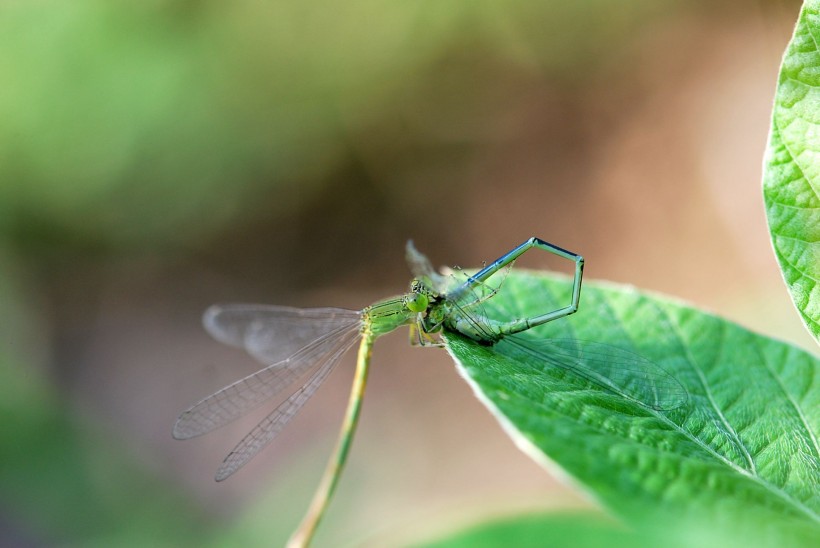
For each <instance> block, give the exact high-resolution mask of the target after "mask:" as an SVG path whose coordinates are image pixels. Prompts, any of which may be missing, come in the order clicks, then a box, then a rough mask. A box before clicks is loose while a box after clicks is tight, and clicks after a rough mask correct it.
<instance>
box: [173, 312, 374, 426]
mask: <svg viewBox="0 0 820 548" xmlns="http://www.w3.org/2000/svg"><path fill="white" fill-rule="evenodd" d="M359 331H360V319H359V315H358V313H356V315H355V316H345V317H344V318H338V319H337V320H336V323H335V327H334V328H333V329H332V330H329V331H326V332H324V333H323V334H322V335H320V336H319V337H318V338H317V339H315V340H313V341H311V342H310V343H308V344H307V345H305V346H304V347H302V348H301V349H300V350H298V351H297V352H295V353H294V354H293V355H291V356H290V357H288V358H287V359H285V360H282V361H279V362H277V363H274V364H273V365H269V366H268V367H265V368H264V369H261V370H260V371H257V372H256V373H254V374H252V375H248V376H247V377H245V378H244V379H240V380H238V381H236V382H235V383H233V384H231V385H229V386H226V387H225V388H223V389H222V390H220V391H218V392H216V393H215V394H213V395H211V396H208V397H207V398H205V399H203V400H201V401H200V402H198V403H197V404H195V405H193V406H192V407H191V408H190V409H188V410H187V411H185V412H184V413H182V414H181V415H180V416H179V418H178V419H177V422H176V424H175V425H174V430H173V436H174V437H175V438H176V439H188V438H193V437H196V436H199V435H202V434H205V433H207V432H210V431H211V430H213V429H215V428H218V427H220V426H223V425H225V424H227V423H229V422H231V421H233V420H235V419H237V418H239V417H241V416H242V415H244V414H245V413H247V412H249V411H251V410H252V409H255V408H256V407H258V406H259V405H260V404H262V403H263V402H265V401H266V400H268V399H269V398H272V397H273V396H275V395H276V394H278V393H279V392H281V391H282V390H284V389H285V388H287V387H288V386H290V385H291V384H293V382H294V381H295V380H296V379H298V378H300V377H302V376H303V375H304V374H305V373H307V372H308V371H309V370H311V369H313V368H314V367H317V368H321V367H322V365H323V364H326V363H327V362H328V360H331V359H334V360H335V359H337V358H338V355H340V352H341V353H344V351H345V350H347V349H348V348H350V345H351V344H353V342H354V341H355V340H356V339H357V338H358V336H359Z"/></svg>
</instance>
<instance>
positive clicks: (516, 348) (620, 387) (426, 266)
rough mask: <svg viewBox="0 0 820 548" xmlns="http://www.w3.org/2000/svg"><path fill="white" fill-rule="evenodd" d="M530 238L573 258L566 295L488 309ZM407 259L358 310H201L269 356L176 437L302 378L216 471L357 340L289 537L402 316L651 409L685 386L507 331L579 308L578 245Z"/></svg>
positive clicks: (633, 361) (624, 354) (678, 400)
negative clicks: (339, 417)
mask: <svg viewBox="0 0 820 548" xmlns="http://www.w3.org/2000/svg"><path fill="white" fill-rule="evenodd" d="M532 248H538V249H542V250H544V251H548V252H550V253H553V254H555V255H557V256H559V257H561V258H563V259H567V260H569V261H572V263H574V278H573V282H572V290H571V293H570V301H569V303H567V304H566V306H563V307H560V308H558V309H555V310H550V311H545V312H544V313H543V314H540V315H537V316H534V317H528V318H512V319H506V320H503V319H497V318H492V317H490V315H489V314H487V312H486V310H485V307H484V303H486V302H488V301H490V300H491V299H492V297H493V296H494V295H495V293H496V292H497V291H498V290H499V288H500V287H501V286H500V284H496V285H491V284H490V282H489V280H490V278H491V277H492V276H493V275H495V274H497V273H499V271H502V270H505V269H507V268H509V267H510V266H511V265H512V263H513V262H514V261H515V260H516V259H517V258H518V257H519V256H521V255H522V254H523V253H525V252H526V251H528V250H529V249H532ZM407 259H408V262H409V264H410V267H411V269H412V271H413V273H414V275H415V278H414V279H413V281H412V282H411V284H410V291H409V292H408V293H406V294H404V295H401V296H398V297H394V298H390V299H386V300H384V301H380V302H377V303H375V304H373V305H371V306H368V307H367V308H365V309H363V310H361V311H353V310H345V309H340V308H311V309H299V308H290V307H285V306H270V305H254V304H231V305H216V306H212V307H211V308H209V309H208V310H207V311H206V312H205V316H204V320H203V321H204V324H205V328H206V329H207V331H208V332H209V333H210V334H211V335H212V336H213V337H214V338H216V339H217V340H219V341H221V342H223V343H226V344H229V345H232V346H236V347H239V348H243V349H245V350H246V351H247V352H248V353H250V354H251V355H252V356H253V357H254V358H256V359H258V360H259V361H261V362H263V363H265V364H268V365H267V367H265V368H263V369H261V370H260V371H257V372H256V373H254V374H252V375H249V376H247V377H245V378H243V379H240V380H238V381H236V382H235V383H233V384H231V385H229V386H226V387H225V388H223V389H222V390H220V391H218V392H216V393H215V394H213V395H211V396H208V397H207V398H205V399H203V400H202V401H200V402H199V403H197V404H196V405H194V406H192V407H191V408H190V409H188V410H187V411H185V412H184V413H182V414H181V415H180V416H179V418H178V419H177V422H176V424H175V425H174V430H173V435H174V437H175V438H177V439H188V438H193V437H196V436H199V435H202V434H205V433H207V432H210V431H211V430H213V429H215V428H218V427H220V426H223V425H225V424H227V423H229V422H231V421H233V420H235V419H237V418H239V417H240V416H242V415H244V414H246V413H247V412H249V411H251V410H252V409H255V408H257V407H258V406H260V405H262V404H263V403H265V402H266V401H268V400H269V399H271V398H273V397H274V396H276V395H277V394H280V393H283V391H284V390H286V389H287V388H288V387H290V386H291V385H293V384H294V383H295V381H296V380H298V379H306V380H305V382H304V383H303V384H301V386H299V388H298V389H296V390H295V391H294V392H293V393H292V394H291V395H290V397H288V398H287V399H286V400H284V401H283V402H282V403H281V404H279V405H278V407H276V409H274V410H273V412H272V413H271V414H270V415H268V416H267V417H265V418H264V419H263V420H262V421H261V422H260V423H259V424H258V425H257V426H256V427H255V428H253V430H251V431H250V432H249V433H248V434H247V435H246V436H245V437H244V438H243V439H242V441H240V442H239V444H238V445H237V446H236V447H235V448H234V449H233V451H231V452H230V453H229V454H228V456H227V457H226V458H225V460H224V461H223V463H222V465H221V466H220V467H219V469H218V471H217V473H216V480H217V481H222V480H224V479H225V478H227V477H228V476H230V475H231V474H233V473H234V472H236V471H237V470H238V469H239V468H240V467H242V466H243V465H244V464H245V463H247V462H248V460H249V459H250V458H251V457H253V456H254V455H256V454H257V453H258V452H259V451H260V450H261V449H262V448H263V447H264V446H266V445H267V444H268V443H270V442H271V441H272V440H273V439H274V438H275V437H276V435H277V434H278V433H279V432H280V431H281V430H282V428H284V426H285V425H286V424H287V423H288V421H290V419H291V418H293V416H294V415H295V414H296V413H297V412H298V411H299V409H301V407H302V406H303V405H304V404H305V402H306V401H307V400H308V399H309V398H310V397H311V396H312V395H313V393H314V392H315V391H316V389H317V388H318V387H319V386H320V385H321V384H322V382H323V381H324V380H325V379H326V378H327V376H328V375H329V374H330V372H331V370H332V369H333V367H334V366H335V365H336V363H338V361H339V359H340V358H341V357H342V355H343V354H344V353H345V352H346V351H347V350H349V349H350V348H351V347H352V346H353V345H354V344H355V343H356V342H357V341H360V344H359V354H358V360H357V368H356V373H355V378H354V383H353V387H352V389H351V394H350V400H349V403H348V408H347V411H346V414H345V419H344V422H343V424H342V428H341V432H340V434H339V439H338V442H337V446H336V449H335V450H334V453H333V456H332V457H331V459H330V461H329V463H328V467H327V470H326V471H325V475H324V476H323V479H322V482H321V484H320V486H319V489H318V490H317V493H316V495H315V496H314V499H313V502H312V503H311V507H310V509H309V510H308V513H307V515H306V516H305V519H304V520H303V522H302V524H301V525H300V527H299V529H297V531H296V533H294V536H293V537H292V538H291V544H292V545H306V544H307V543H309V542H310V539H311V538H312V536H313V533H314V531H315V528H316V526H317V525H318V522H319V520H320V519H321V517H322V514H323V513H324V510H325V508H326V507H327V504H328V502H329V500H330V497H331V495H332V494H333V491H334V489H335V487H336V483H337V481H338V478H339V474H340V472H341V470H342V468H343V466H344V463H345V460H346V458H347V454H348V451H349V448H350V444H351V441H352V438H353V434H354V431H355V428H356V425H357V422H358V418H359V412H360V410H361V403H362V397H363V395H364V390H365V385H366V382H367V373H368V368H369V364H370V354H371V350H372V346H373V342H374V341H375V339H377V338H378V337H380V336H381V335H384V334H386V333H389V332H391V331H393V330H395V329H396V328H398V327H400V326H403V325H409V326H411V329H412V330H413V331H415V335H416V336H415V338H414V340H416V341H418V342H419V343H420V344H423V345H427V344H431V345H440V344H441V343H439V342H438V341H437V340H436V339H435V336H436V334H437V333H439V332H442V331H443V332H445V333H448V332H449V333H457V334H460V335H463V336H465V337H467V338H469V339H472V340H473V341H475V342H476V343H478V344H482V345H492V346H497V347H499V348H502V347H503V348H504V353H505V354H506V355H508V356H512V357H515V356H516V355H520V356H524V357H526V358H527V359H528V360H532V359H533V358H534V359H536V360H540V361H543V362H544V363H545V364H548V365H552V366H555V367H559V368H562V369H564V370H567V371H570V372H572V373H574V374H576V375H578V376H579V377H582V378H584V379H586V380H588V381H589V382H590V383H592V384H594V385H597V386H598V387H600V388H602V389H604V390H607V391H609V392H613V393H615V394H619V395H621V396H623V397H625V398H627V399H630V400H632V401H635V402H638V403H640V404H641V405H644V406H646V407H649V408H652V409H656V410H666V409H673V408H676V407H678V406H680V405H682V404H683V403H684V402H685V401H686V400H687V394H686V391H685V389H684V388H683V387H682V386H681V384H680V383H679V382H678V381H677V380H675V379H674V378H673V377H671V376H670V375H669V374H668V373H666V372H665V371H663V370H662V369H661V368H659V367H658V366H656V365H654V364H653V363H652V362H650V361H648V360H646V359H644V358H642V357H640V356H638V355H636V354H634V353H632V352H628V351H626V350H622V349H619V348H616V347H612V346H609V345H603V344H597V343H591V342H581V341H575V340H544V341H540V340H533V339H524V338H523V337H519V336H516V335H515V334H516V333H520V332H522V331H526V330H528V329H530V328H532V327H535V326H538V325H541V324H544V323H546V322H549V321H552V320H556V319H558V318H562V317H564V316H568V315H570V314H573V313H574V312H575V311H577V310H578V304H579V301H580V296H581V279H582V275H583V267H584V259H583V258H582V257H581V256H580V255H577V254H575V253H572V252H570V251H567V250H564V249H561V248H560V247H558V246H555V245H553V244H550V243H548V242H545V241H543V240H540V239H538V238H530V239H528V240H527V241H525V242H524V243H522V244H521V245H519V246H518V247H516V248H515V249H513V250H512V251H510V252H508V253H506V254H504V255H503V256H501V257H500V258H499V259H497V260H496V261H494V262H492V263H491V264H489V265H487V266H485V267H484V268H483V269H481V270H479V271H478V272H476V273H475V274H472V275H462V276H460V277H459V276H454V275H444V274H440V273H438V272H436V271H435V270H434V269H433V268H432V266H431V265H430V262H429V261H428V260H427V258H426V257H425V256H424V255H422V254H421V253H419V252H418V251H416V249H415V248H414V247H413V245H412V242H408V245H407Z"/></svg>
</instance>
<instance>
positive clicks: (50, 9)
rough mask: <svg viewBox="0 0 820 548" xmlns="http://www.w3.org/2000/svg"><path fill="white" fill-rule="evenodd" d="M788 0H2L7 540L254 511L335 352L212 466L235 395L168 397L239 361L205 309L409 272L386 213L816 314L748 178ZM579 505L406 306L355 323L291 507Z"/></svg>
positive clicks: (230, 372) (601, 267)
mask: <svg viewBox="0 0 820 548" xmlns="http://www.w3.org/2000/svg"><path fill="white" fill-rule="evenodd" d="M799 7H800V3H799V2H797V1H785V0H782V1H774V0H772V1H756V2H748V1H746V2H739V1H737V2H734V1H728V0H726V1H718V2H705V1H683V0H680V1H672V0H669V1H658V0H629V1H624V2H617V3H613V2H606V1H603V0H588V1H583V2H570V1H556V0H553V1H549V2H535V1H532V2H526V1H512V0H509V1H507V0H497V1H493V2H481V1H475V0H473V1H467V0H465V1H454V2H430V1H405V2H373V1H370V2H368V1H355V2H345V3H337V2H329V1H324V0H320V1H317V2H296V1H287V2H230V3H222V2H207V1H202V2H196V1H190V0H189V1H182V0H177V1H172V0H167V1H161V0H155V1H148V2H142V3H140V4H139V5H130V4H128V3H116V2H114V3H112V2H105V1H102V0H99V1H92V0H81V1H80V0H78V1H75V2H57V1H50V2H38V3H30V2H14V1H9V2H3V3H2V4H0V82H2V83H1V84H0V303H1V304H2V306H0V326H2V329H1V330H0V454H2V457H0V463H1V464H0V482H2V483H0V544H15V545H34V546H39V545H52V544H64V543H69V544H71V543H80V544H90V543H99V544H103V545H146V544H153V545H156V544H165V545H191V546H193V545H197V546H201V545H203V544H208V543H210V544H219V545H234V544H243V545H255V544H274V545H275V544H278V543H280V542H281V541H282V540H283V539H284V538H286V536H287V535H288V533H289V532H290V529H292V528H293V527H294V526H295V525H296V523H297V522H298V519H299V518H300V516H301V513H302V512H303V510H304V509H305V508H306V506H307V503H308V500H309V498H310V496H311V494H312V490H313V488H314V487H315V485H316V483H317V482H318V479H319V476H320V474H321V470H322V468H323V465H324V460H325V458H326V457H327V456H328V454H329V451H330V448H331V446H332V443H333V438H334V436H335V432H336V430H337V428H338V426H339V422H340V421H341V414H342V408H343V406H344V401H345V399H346V397H347V390H348V386H349V383H350V378H351V371H352V357H353V356H352V353H351V355H350V356H348V357H347V359H346V360H345V362H344V363H343V364H342V365H341V366H340V367H339V368H338V369H337V371H336V372H335V373H334V374H333V375H332V376H331V377H330V379H329V381H328V382H327V383H326V386H324V387H323V388H322V389H321V390H320V391H319V392H318V394H317V395H316V396H315V397H314V399H313V401H311V402H310V403H309V404H308V405H307V406H306V407H305V409H304V410H303V411H302V413H301V415H300V416H299V417H298V418H296V419H295V420H294V421H293V422H292V423H291V425H290V426H289V428H287V429H286V431H285V432H284V433H283V434H282V435H281V436H280V437H279V439H278V440H277V441H276V442H275V443H274V444H273V445H272V446H271V447H270V448H269V449H267V450H265V451H264V452H263V453H262V454H261V455H259V456H258V457H257V458H256V459H254V460H253V461H252V462H251V463H250V464H249V465H248V466H247V467H246V468H245V469H243V470H242V471H241V472H239V473H238V474H237V475H236V476H234V477H232V478H231V479H230V480H229V481H227V482H225V483H222V484H216V483H214V482H213V480H212V477H213V473H214V472H215V470H216V467H217V465H218V463H219V462H220V461H221V459H222V458H223V457H224V456H225V454H226V453H227V452H228V450H229V449H230V448H231V447H232V446H233V444H234V443H235V442H236V441H238V439H239V438H241V436H242V435H243V434H244V433H245V432H246V431H247V430H248V429H249V428H250V427H251V426H252V425H253V424H254V419H259V418H260V416H259V415H258V414H256V415H254V416H253V417H251V418H249V420H244V421H240V423H238V424H235V425H231V426H229V427H226V428H224V429H223V430H220V431H218V432H215V433H212V434H210V435H208V436H205V437H203V438H200V439H197V440H194V441H189V442H185V443H182V442H176V441H174V440H172V439H171V436H170V431H171V426H172V424H173V421H174V419H175V418H176V415H177V414H178V413H179V412H180V411H182V410H184V409H185V408H186V407H187V406H189V405H190V404H192V403H194V402H195V401H196V400H198V399H199V398H201V397H203V396H205V395H207V394H209V393H210V392H212V391H213V390H215V389H217V388H219V387H221V386H223V385H224V384H227V383H229V382H231V381H233V380H235V379H237V378H239V377H240V376H244V375H246V374H248V373H250V372H252V371H253V370H255V368H256V365H255V364H254V363H253V362H252V361H251V359H250V358H248V357H246V356H245V355H244V354H242V353H241V352H238V351H235V350H232V349H229V348H226V347H223V346H221V345H220V344H219V343H217V342H215V341H212V340H211V339H209V337H208V336H207V334H206V333H205V332H204V331H203V330H202V328H201V326H200V316H201V313H202V311H203V310H204V309H205V308H206V307H207V306H208V305H209V304H211V303H214V302H225V301H245V302H266V303H278V304H289V305H294V306H342V307H348V308H357V309H358V308H362V307H363V306H365V305H367V304H369V303H371V302H373V301H375V300H377V299H380V298H383V297H385V296H388V295H390V294H395V293H400V292H402V291H404V289H405V288H406V284H407V282H408V281H409V278H410V275H409V273H408V272H407V269H406V267H405V265H404V244H405V241H406V240H407V239H408V238H413V239H414V240H415V242H416V244H417V246H418V247H419V249H421V250H422V251H423V252H425V253H427V254H428V255H429V256H430V257H431V259H432V261H433V263H434V264H437V265H439V264H451V265H461V266H478V265H480V263H481V262H482V261H485V260H491V259H494V258H496V257H497V256H498V255H500V254H501V253H503V252H504V251H506V250H508V249H510V248H511V247H513V246H514V245H516V244H518V243H520V242H521V241H522V240H523V239H525V238H527V237H529V236H531V235H537V236H540V237H542V238H545V239H548V240H549V241H552V242H555V243H556V244H558V245H561V246H562V247H566V248H568V249H571V250H573V251H576V252H579V253H582V254H583V255H584V256H585V258H586V261H587V262H586V265H587V268H586V274H587V279H589V280H592V279H607V280H614V281H618V282H623V283H629V284H634V285H636V286H638V287H641V288H645V289H649V290H654V291H660V292H664V293H667V294H670V295H674V296H677V297H679V298H682V299H685V300H688V301H690V302H692V303H694V304H696V305H698V306H701V307H705V308H707V309H709V310H712V311H715V312H717V313H719V314H722V315H725V316H727V317H729V318H731V319H733V320H736V321H738V322H740V323H742V324H743V325H745V326H748V327H751V328H753V329H755V330H758V331H762V332H765V333H767V334H771V335H775V336H778V337H782V338H785V339H787V340H791V341H794V342H796V343H797V344H804V345H806V346H807V347H811V346H812V344H811V343H810V342H809V341H810V339H809V338H808V336H807V335H805V334H804V329H803V327H802V325H801V324H800V322H799V320H798V318H797V314H796V313H795V312H794V310H793V308H792V305H791V302H790V300H789V298H788V295H787V292H786V289H785V287H784V286H783V283H782V281H781V279H780V274H779V271H778V269H777V266H776V263H775V261H774V257H773V254H772V253H771V250H770V245H769V239H768V233H767V230H766V224H765V217H764V213H763V207H762V200H761V191H760V178H761V173H760V166H761V162H762V155H763V150H764V147H765V143H766V137H767V131H768V121H769V114H770V105H771V100H772V97H773V93H774V86H775V82H776V77H777V70H778V65H779V60H780V56H781V54H782V51H783V50H784V47H785V45H786V43H787V41H788V39H789V36H790V33H791V29H792V27H793V24H794V22H795V20H796V17H797V14H798V10H799ZM526 264H527V266H533V267H540V268H544V267H547V266H552V263H547V262H544V259H543V258H535V259H530V261H529V262H527V263H526ZM262 414H263V415H264V412H263V413H262ZM589 505H590V503H589V502H587V501H585V500H584V498H583V497H582V496H580V495H579V494H577V493H576V491H574V490H573V489H572V488H570V487H568V486H566V485H562V484H561V483H559V481H558V480H557V479H555V478H552V477H550V476H549V475H547V474H546V473H544V471H542V470H541V469H540V468H539V467H538V466H537V465H535V464H534V463H532V462H531V461H530V460H529V459H528V458H527V457H525V456H524V455H523V454H521V453H519V452H518V450H517V449H515V447H514V446H513V444H512V443H511V442H510V441H509V440H508V439H507V438H506V436H505V435H504V434H503V433H502V432H501V429H500V427H499V426H498V424H497V423H496V422H495V421H494V420H493V419H492V418H491V417H490V416H489V414H488V413H487V411H486V410H485V409H484V408H483V407H482V406H481V405H480V404H479V403H478V402H477V400H475V398H474V397H473V396H472V394H471V393H470V390H469V388H468V387H467V386H466V384H465V383H464V382H462V381H461V380H460V379H459V378H458V376H457V374H456V372H455V370H454V367H453V365H452V363H451V361H450V360H449V359H448V357H447V356H446V353H445V352H443V351H436V350H431V349H422V348H411V347H410V346H409V345H408V344H407V336H406V333H401V332H399V333H395V334H392V335H390V336H388V337H385V338H384V339H383V340H380V341H379V344H377V347H376V351H375V355H374V368H373V374H372V377H371V384H370V386H369V388H368V395H367V398H366V402H365V406H364V412H363V418H362V424H361V427H360V432H359V436H358V438H357V440H356V443H355V445H354V449H353V451H352V455H351V460H350V463H349V467H348V470H347V475H346V476H345V477H344V478H343V479H342V482H341V485H340V489H339V491H338V493H337V496H336V498H335V500H334V502H333V504H332V505H331V508H330V512H329V514H328V516H327V518H326V521H325V522H324V524H323V527H322V528H321V530H320V533H319V537H318V539H317V540H318V541H319V543H320V544H324V545H338V544H351V543H352V544H358V543H361V542H364V541H367V540H368V539H369V541H370V542H373V543H375V544H381V543H389V544H392V543H393V542H401V541H406V540H407V539H408V538H418V535H422V536H424V535H434V534H435V532H436V531H441V530H446V529H447V528H450V527H454V526H456V525H458V524H461V523H465V522H468V521H470V520H474V519H480V518H481V517H482V516H487V515H494V514H497V513H506V512H514V511H518V510H521V509H532V508H578V507H586V506H589ZM386 539H390V540H386Z"/></svg>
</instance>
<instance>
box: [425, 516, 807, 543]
mask: <svg viewBox="0 0 820 548" xmlns="http://www.w3.org/2000/svg"><path fill="white" fill-rule="evenodd" d="M649 517H651V518H652V519H651V521H650V520H647V522H646V524H645V526H644V527H642V528H640V529H625V528H624V527H623V526H622V525H620V524H618V523H613V521H612V520H611V519H605V517H604V516H601V515H595V514H591V513H583V514H582V513H564V512H554V513H544V514H529V515H526V514H525V515H517V516H510V517H504V518H500V519H495V520H491V521H487V522H484V523H478V524H475V525H473V526H472V527H468V528H466V529H464V530H460V531H456V532H454V533H450V534H449V535H446V536H444V537H442V538H439V539H436V540H434V541H428V542H423V543H419V544H417V545H418V546H425V547H426V548H433V547H436V548H444V547H447V548H457V547H460V546H463V547H465V548H482V547H487V548H490V547H496V546H572V547H573V548H597V547H606V548H618V547H623V548H643V547H645V548H655V547H657V546H663V547H664V548H689V547H697V548H701V547H702V546H720V547H721V548H749V547H750V546H754V547H762V546H772V547H777V548H780V547H781V546H783V545H784V544H783V538H782V537H781V538H774V537H771V536H769V537H767V536H766V535H765V533H763V532H761V529H760V528H759V527H746V528H734V527H725V526H722V527H708V526H704V524H703V523H702V522H701V521H691V520H685V519H683V520H681V519H670V516H668V515H667V516H657V515H655V514H650V516H649ZM807 533H808V534H807ZM788 540H789V544H788V546H790V547H792V548H793V547H795V546H815V545H816V544H817V539H816V537H813V536H811V535H810V533H809V532H807V531H804V532H803V534H800V533H799V532H798V533H797V534H793V535H790V537H789V539H788Z"/></svg>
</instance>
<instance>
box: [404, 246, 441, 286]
mask: <svg viewBox="0 0 820 548" xmlns="http://www.w3.org/2000/svg"><path fill="white" fill-rule="evenodd" d="M405 258H406V259H407V265H408V266H409V267H410V272H412V273H413V276H415V277H416V278H419V279H421V280H426V281H427V283H429V284H430V287H431V288H432V289H435V290H436V291H438V292H440V293H441V292H444V289H445V287H446V286H447V276H443V275H441V274H439V273H438V272H436V269H435V268H433V265H432V264H430V260H429V259H427V256H425V255H424V254H422V253H421V252H419V250H418V249H416V246H415V245H413V240H407V246H406V248H405Z"/></svg>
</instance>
